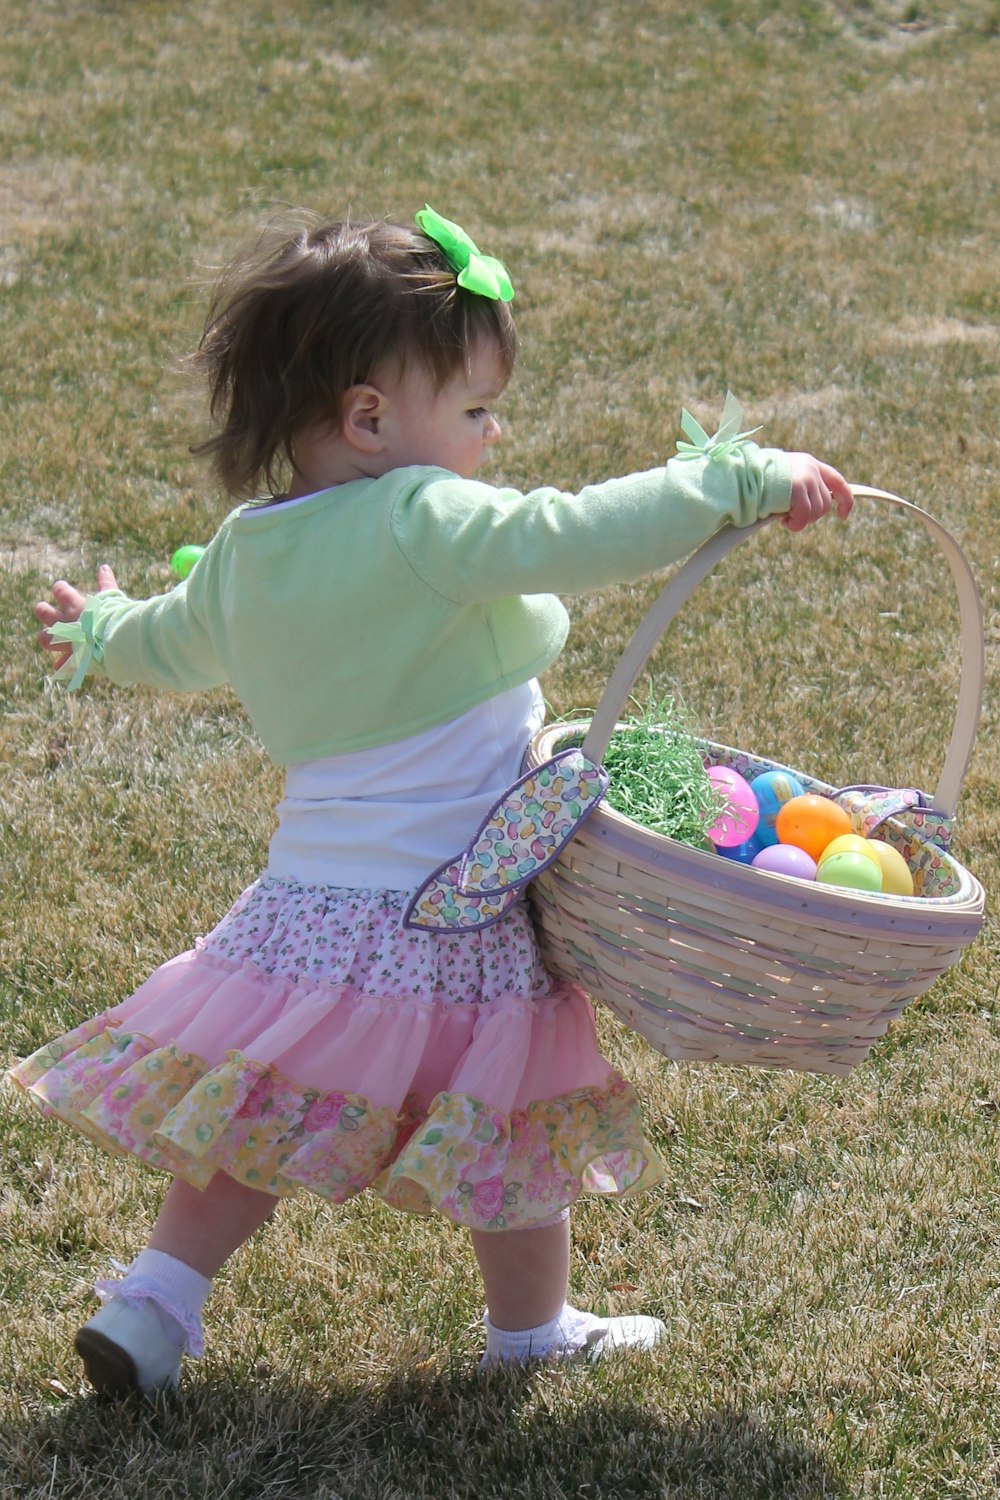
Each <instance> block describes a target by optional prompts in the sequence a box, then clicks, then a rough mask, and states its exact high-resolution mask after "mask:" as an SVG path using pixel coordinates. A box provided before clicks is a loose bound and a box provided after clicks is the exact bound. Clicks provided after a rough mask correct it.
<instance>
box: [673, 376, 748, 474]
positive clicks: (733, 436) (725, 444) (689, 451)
mask: <svg viewBox="0 0 1000 1500" xmlns="http://www.w3.org/2000/svg"><path fill="white" fill-rule="evenodd" d="M742 421H743V408H742V406H741V405H740V403H739V402H738V401H737V399H736V397H735V396H734V395H733V393H732V391H727V392H726V401H725V405H724V406H723V408H722V421H721V422H720V423H719V430H718V432H717V433H716V434H715V436H714V437H709V435H708V433H707V432H706V431H705V429H704V427H702V425H701V423H700V422H696V421H695V419H694V417H692V415H691V413H690V412H689V411H686V410H685V411H682V412H681V427H682V429H683V430H684V432H685V433H686V435H687V436H688V438H690V442H687V443H685V442H683V441H678V444H677V452H678V454H679V455H680V457H681V458H709V459H713V458H728V456H729V454H730V453H735V451H736V449H737V448H739V447H740V446H741V445H742V444H743V443H745V442H746V440H747V438H751V437H753V435H754V433H755V432H759V431H760V428H759V427H751V428H750V429H749V430H748V431H747V432H740V431H739V425H740V423H741V422H742Z"/></svg>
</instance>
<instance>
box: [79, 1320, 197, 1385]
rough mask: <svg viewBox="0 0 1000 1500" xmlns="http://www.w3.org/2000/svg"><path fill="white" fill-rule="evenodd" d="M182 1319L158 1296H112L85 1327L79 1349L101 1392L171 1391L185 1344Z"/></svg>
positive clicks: (91, 1378) (89, 1372) (176, 1380)
mask: <svg viewBox="0 0 1000 1500" xmlns="http://www.w3.org/2000/svg"><path fill="white" fill-rule="evenodd" d="M186 1342H187V1341H186V1337H185V1334H184V1330H183V1329H182V1328H181V1326H180V1324H179V1323H178V1322H177V1321H176V1320H175V1319H174V1318H172V1317H171V1316H170V1314H169V1313H166V1312H163V1311H162V1309H161V1308H159V1307H157V1305H156V1303H155V1302H150V1301H148V1300H147V1301H143V1302H128V1301H126V1299H125V1298H124V1297H111V1298H110V1299H109V1300H108V1301H107V1302H106V1303H105V1304H104V1306H103V1307H102V1308H101V1310H100V1312H97V1313H95V1314H94V1316H93V1317H92V1318H91V1319H90V1320H89V1321H88V1322H86V1323H84V1325H83V1327H82V1328H81V1329H80V1331H79V1333H78V1334H77V1336H76V1339H75V1344H76V1352H77V1353H78V1354H79V1356H80V1358H81V1359H82V1360H83V1367H84V1369H85V1370H86V1372H87V1378H88V1379H89V1381H90V1383H91V1385H92V1386H93V1387H94V1389H95V1390H96V1391H98V1392H99V1393H100V1394H101V1395H102V1396H125V1395H127V1394H128V1393H129V1392H133V1391H134V1392H138V1393H139V1394H140V1395H143V1396H155V1395H156V1394H157V1393H158V1392H159V1391H172V1390H173V1389H174V1388H175V1387H176V1385H177V1382H178V1380H179V1379H180V1373H181V1355H182V1354H183V1353H184V1348H185V1344H186Z"/></svg>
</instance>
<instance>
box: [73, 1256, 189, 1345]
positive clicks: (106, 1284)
mask: <svg viewBox="0 0 1000 1500" xmlns="http://www.w3.org/2000/svg"><path fill="white" fill-rule="evenodd" d="M121 1269H122V1270H123V1271H124V1272H125V1274H124V1276H123V1277H122V1279H121V1280H120V1281H114V1280H104V1281H98V1282H96V1283H95V1286H94V1290H95V1291H96V1293H97V1295H98V1296H99V1297H100V1299H101V1301H102V1302H108V1301H110V1300H111V1298H112V1297H121V1298H122V1299H123V1300H124V1301H126V1302H130V1303H132V1304H133V1305H137V1304H139V1303H141V1302H152V1303H155V1305H156V1306H157V1307H158V1308H159V1309H160V1310H161V1312H165V1313H166V1314H167V1315H168V1317H170V1318H172V1319H173V1320H174V1322H175V1323H177V1325H178V1327H179V1328H180V1330H181V1332H182V1333H183V1335H184V1340H185V1344H186V1347H187V1352H188V1353H189V1354H193V1355H194V1356H195V1358H198V1357H199V1356H200V1355H201V1354H203V1353H204V1343H203V1338H202V1326H201V1310H202V1308H203V1307H204V1306H205V1300H206V1298H207V1297H208V1294H209V1292H210V1291H211V1288H212V1283H211V1280H210V1279H209V1277H207V1276H202V1274H201V1272H200V1271H196V1270H195V1269H194V1267H193V1266H189V1265H186V1264H185V1263H184V1261H182V1260H177V1259H176V1257H175V1256H173V1255H168V1254H167V1253H166V1251H164V1250H142V1251H140V1252H139V1254H138V1255H137V1256H136V1258H135V1260H134V1261H133V1262H132V1264H131V1265H130V1266H123V1267H121Z"/></svg>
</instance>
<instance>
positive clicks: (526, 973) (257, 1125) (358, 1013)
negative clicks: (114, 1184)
mask: <svg viewBox="0 0 1000 1500" xmlns="http://www.w3.org/2000/svg"><path fill="white" fill-rule="evenodd" d="M405 905H406V896H405V895H404V894H403V893H400V892H398V891H355V890H339V889H334V888H331V887H325V886H301V885H295V884H292V883H288V882H283V881H278V880H275V879H273V878H270V877H266V876H265V877H264V878H263V879H261V880H259V881H257V882H256V883H255V884H254V885H252V886H251V887H250V888H249V890H247V891H245V892H244V894H243V895H242V896H241V897H240V899H239V900H238V901H237V903H236V905H235V906H234V907H233V908H232V910H231V911H230V912H229V913H228V915H227V916H226V917H224V918H223V920H222V922H220V924H219V926H218V927H216V928H215V930H214V931H213V932H212V933H210V934H209V936H208V937H207V938H205V939H204V940H199V942H198V943H197V945H196V947H195V948H194V949H193V950H192V951H190V952H187V953H182V954H181V955H180V956H179V957H177V958H174V959H171V960H170V961H169V962H168V963H165V964H163V965H162V966H161V967H160V968H159V969H157V970H156V971H155V972H154V973H153V974H152V975H151V976H150V978H149V979H147V980H146V982H145V984H143V985H142V986H141V987H140V988H139V989H138V990H137V991H136V992H135V994H134V995H132V996H130V998H129V999H127V1000H126V1001H124V1003H123V1004H121V1005H119V1006H116V1007H115V1008H114V1009H113V1010H109V1011H107V1012H105V1013H104V1014H103V1015H100V1016H97V1017H95V1018H94V1019H92V1020H90V1021H87V1022H85V1023H84V1024H83V1025H81V1026H79V1027H77V1028H76V1029H75V1030H74V1031H71V1032H69V1033H67V1034H66V1035H65V1036H62V1037H60V1038H59V1039H58V1040H56V1041H54V1042H50V1043H49V1044H48V1045H47V1046H44V1047H42V1048H41V1049H40V1050H39V1051H38V1052H36V1053H34V1054H33V1055H32V1056H31V1057H29V1058H27V1059H26V1060H25V1061H24V1062H22V1063H21V1064H19V1065H18V1066H17V1067H16V1068H15V1069H14V1070H13V1073H12V1076H13V1078H14V1079H15V1081H16V1082H17V1083H19V1084H21V1085H22V1086H23V1087H24V1088H26V1089H27V1090H29V1092H30V1093H31V1094H32V1096H33V1097H34V1098H35V1099H36V1100H37V1101H38V1102H39V1103H40V1105H41V1107H42V1108H43V1110H44V1111H45V1112H46V1113H48V1114H52V1115H55V1116H58V1117H59V1118H60V1119H63V1120H66V1121H67V1122H69V1123H70V1124H72V1125H74V1126H75V1127H76V1128H77V1129H78V1130H80V1131H82V1132H83V1133H84V1134H85V1135H87V1136H89V1137H90V1138H91V1139H92V1140H95V1141H97V1142H99V1143H100V1144H101V1145H103V1146H105V1147H107V1148H109V1149H111V1150H114V1151H119V1152H126V1153H130V1154H132V1155H134V1156H138V1157H140V1158H141V1159H142V1160H143V1161H145V1162H148V1163H149V1164H150V1165H152V1166H155V1167H161V1168H163V1169H165V1170H166V1171H168V1172H171V1173H173V1174H174V1175H175V1176H178V1177H181V1178H183V1179H184V1180H185V1181H187V1182H190V1183H192V1184H194V1185H195V1186H196V1187H205V1186H207V1184H208V1183H209V1182H210V1181H211V1179H212V1177H213V1176H214V1174H215V1173H216V1172H217V1171H224V1172H227V1173H228V1174H229V1175H230V1176H232V1177H234V1178H236V1179H237V1180H238V1181H240V1182H242V1183H245V1184H247V1185H248V1186H250V1187H254V1188H258V1189H260V1190H261V1191H263V1192H267V1193H273V1194H275V1195H276V1196H287V1195H289V1194H292V1193H295V1192H298V1191H300V1190H301V1189H310V1190H311V1191H313V1192H315V1193H318V1194H320V1195H321V1196H322V1197H324V1198H327V1199H329V1200H331V1201H333V1202H337V1203H339V1202H343V1201H344V1200H345V1199H347V1198H349V1197H351V1196H353V1195H354V1194H355V1193H358V1192H360V1191H362V1190H363V1189H364V1188H367V1187H373V1188H375V1189H376V1191H378V1192H379V1193H380V1194H381V1196H382V1197H383V1198H384V1200H385V1201H386V1202H387V1203H389V1204H390V1205H392V1206H393V1207H395V1208H400V1209H406V1210H410V1211H413V1212H416V1213H430V1212H432V1211H434V1210H437V1211H439V1212H441V1213H443V1214H445V1215H446V1216H447V1217H448V1218H449V1219H452V1220H454V1221H455V1222H457V1223H460V1224H465V1225H467V1226H469V1227H470V1228H474V1229H491V1230H504V1229H521V1228H528V1227H530V1226H531V1225H533V1224H537V1223H542V1222H545V1221H547V1220H549V1219H551V1218H552V1216H553V1215H554V1214H556V1213H557V1212H559V1211H560V1210H561V1209H562V1208H565V1207H567V1206H568V1205H569V1204H571V1203H572V1202H573V1201H574V1200H575V1199H576V1198H577V1197H578V1196H579V1195H580V1193H581V1192H590V1193H604V1194H617V1195H622V1194H625V1193H629V1192H632V1191H635V1190H636V1189H639V1188H647V1187H651V1186H653V1185H654V1184H655V1183H657V1182H658V1181H660V1179H661V1177H662V1165H661V1163H660V1161H659V1158H658V1156H657V1154H656V1152H655V1150H654V1148H653V1147H652V1146H651V1145H650V1143H649V1141H648V1140H647V1139H646V1137H645V1135H644V1132H643V1129H642V1123H641V1118H640V1114H639V1109H638V1104H637V1101H636V1097H635V1093H634V1090H633V1089H632V1087H631V1085H630V1084H629V1083H628V1082H627V1081H626V1080H625V1079H624V1078H623V1077H622V1076H621V1075H620V1074H619V1073H617V1072H615V1071H614V1070H613V1069H612V1068H611V1066H610V1064H609V1063H608V1062H607V1060H606V1059H605V1058H604V1057H602V1056H601V1053H600V1050H599V1047H598V1043H597V1037H596V1032H595V1027H594V1017H593V1012H592V1010H591V1008H590V1003H589V1001H588V1000H587V997H586V996H585V995H584V993H583V992H582V991H581V990H579V989H577V988H575V987H573V986H570V985H563V984H557V985H554V984H553V981H552V979H551V977H550V976H549V975H548V974H547V973H546V972H545V970H544V968H543V967H542V965H541V963H540V960H539V957H538V952H537V949H536V946H535V941H534V935H533V933H532V929H531V922H530V918H529V916H528V914H527V912H526V910H525V909H524V907H523V906H517V907H515V908H514V909H513V910H512V911H511V912H510V913H509V914H508V916H507V917H506V918H504V920H503V921H501V922H498V923H497V924H496V925H495V926H493V927H489V928H487V929H486V930H485V931H484V932H470V933H467V934H462V935H460V936H447V935H441V936H435V935H434V934H431V933H427V932H418V931H412V930H410V929H407V928H404V927H403V926H402V920H401V919H402V913H403V911H404V910H405Z"/></svg>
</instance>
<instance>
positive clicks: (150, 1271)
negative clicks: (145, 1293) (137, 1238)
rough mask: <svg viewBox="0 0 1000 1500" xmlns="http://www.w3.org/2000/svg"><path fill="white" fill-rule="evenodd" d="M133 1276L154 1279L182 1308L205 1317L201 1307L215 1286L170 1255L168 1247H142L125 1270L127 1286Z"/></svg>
mask: <svg viewBox="0 0 1000 1500" xmlns="http://www.w3.org/2000/svg"><path fill="white" fill-rule="evenodd" d="M133 1278H135V1279H137V1280H140V1281H143V1282H150V1283H152V1285H153V1286H155V1287H157V1288H158V1289H159V1290H160V1291H161V1292H163V1294H164V1296H165V1297H166V1298H169V1300H170V1302H171V1303H173V1304H174V1305H175V1306H176V1308H177V1310H178V1311H179V1312H181V1313H190V1314H192V1315H193V1316H194V1317H196V1318H200V1317H201V1310H202V1308H203V1307H204V1306H205V1301H206V1299H207V1297H208V1294H209V1292H210V1291H211V1290H212V1283H211V1280H210V1279H209V1277H207V1276H203V1275H202V1274H201V1272H200V1271H196V1270H195V1269H194V1267H193V1266H188V1265H185V1263H184V1261H182V1260H177V1259H176V1258H175V1257H174V1256H173V1255H168V1254H167V1253H166V1251H165V1250H140V1252H139V1254H138V1255H137V1256H136V1258H135V1260H134V1261H133V1262H132V1264H131V1265H130V1266H129V1268H128V1270H127V1271H126V1273H125V1280H124V1282H123V1284H122V1285H123V1289H124V1287H127V1286H128V1283H129V1282H130V1281H132V1280H133Z"/></svg>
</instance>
